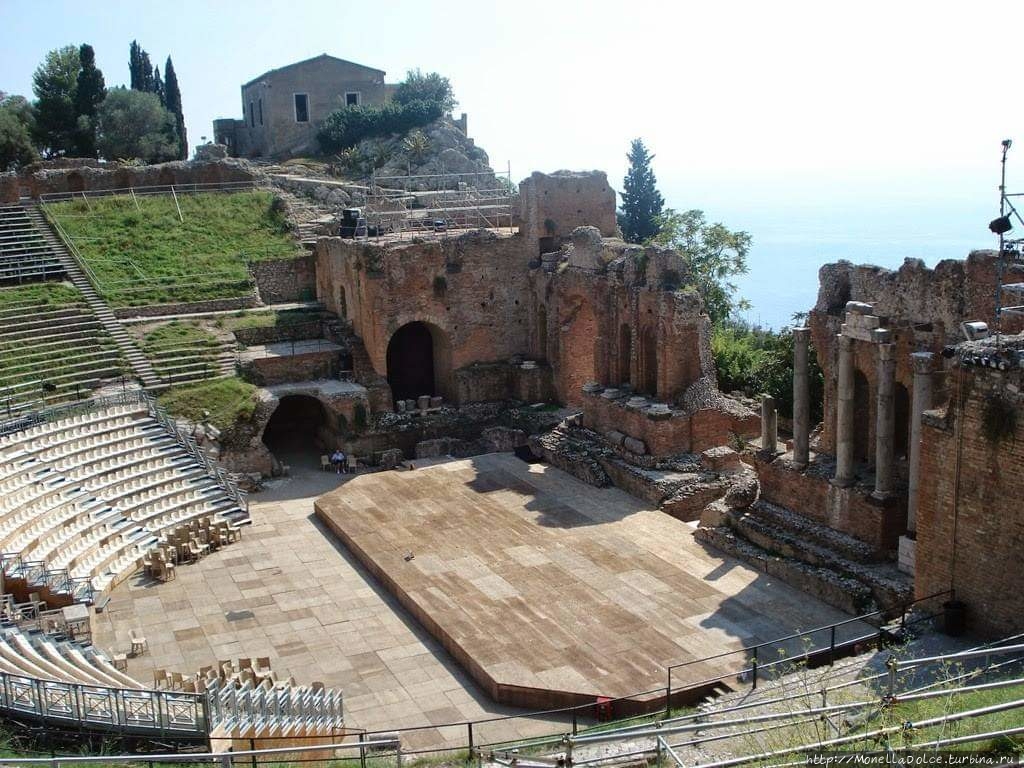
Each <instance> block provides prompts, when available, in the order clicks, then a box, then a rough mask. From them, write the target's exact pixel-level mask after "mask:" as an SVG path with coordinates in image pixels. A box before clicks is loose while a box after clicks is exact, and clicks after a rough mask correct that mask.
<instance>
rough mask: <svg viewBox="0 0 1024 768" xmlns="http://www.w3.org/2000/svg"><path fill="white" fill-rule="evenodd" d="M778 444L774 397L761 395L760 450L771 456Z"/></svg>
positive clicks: (777, 414)
mask: <svg viewBox="0 0 1024 768" xmlns="http://www.w3.org/2000/svg"><path fill="white" fill-rule="evenodd" d="M778 444H779V412H778V411H777V410H776V408H775V398H774V397H772V396H771V395H761V450H762V451H764V452H766V453H770V454H772V455H773V456H774V455H775V453H776V450H775V449H776V447H777V446H778Z"/></svg>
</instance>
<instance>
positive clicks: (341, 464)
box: [331, 448, 345, 475]
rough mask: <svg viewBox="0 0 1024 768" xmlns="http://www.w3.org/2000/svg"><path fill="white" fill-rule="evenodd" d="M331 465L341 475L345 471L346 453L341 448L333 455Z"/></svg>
mask: <svg viewBox="0 0 1024 768" xmlns="http://www.w3.org/2000/svg"><path fill="white" fill-rule="evenodd" d="M331 464H333V465H334V469H335V471H337V473H338V474H339V475H340V474H341V473H342V472H344V471H345V452H344V451H343V450H341V448H338V449H337V450H336V451H335V452H334V453H332V454H331Z"/></svg>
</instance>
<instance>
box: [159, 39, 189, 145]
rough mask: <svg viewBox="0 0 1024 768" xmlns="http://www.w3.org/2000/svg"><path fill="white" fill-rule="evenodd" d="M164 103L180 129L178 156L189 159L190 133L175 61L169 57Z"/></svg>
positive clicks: (166, 65)
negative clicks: (186, 126)
mask: <svg viewBox="0 0 1024 768" xmlns="http://www.w3.org/2000/svg"><path fill="white" fill-rule="evenodd" d="M164 95H165V99H164V105H165V106H166V107H167V111H168V112H170V113H172V114H173V115H174V121H175V124H176V125H177V129H178V141H179V142H180V150H179V154H178V157H179V159H181V160H187V159H188V135H187V134H186V133H185V114H184V112H182V109H181V91H180V90H179V88H178V75H177V73H176V72H175V71H174V62H172V61H171V57H170V56H168V57H167V63H166V64H165V65H164Z"/></svg>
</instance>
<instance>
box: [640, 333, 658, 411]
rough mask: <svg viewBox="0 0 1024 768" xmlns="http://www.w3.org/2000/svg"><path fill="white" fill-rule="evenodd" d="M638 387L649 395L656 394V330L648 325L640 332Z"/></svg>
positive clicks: (653, 395) (655, 395) (654, 395)
mask: <svg viewBox="0 0 1024 768" xmlns="http://www.w3.org/2000/svg"><path fill="white" fill-rule="evenodd" d="M639 385H640V386H639V387H638V389H639V390H640V391H641V392H643V393H644V394H646V395H650V396H651V397H655V398H656V397H657V396H658V332H657V328H655V326H653V325H648V326H647V327H646V328H644V330H643V333H642V334H640V381H639Z"/></svg>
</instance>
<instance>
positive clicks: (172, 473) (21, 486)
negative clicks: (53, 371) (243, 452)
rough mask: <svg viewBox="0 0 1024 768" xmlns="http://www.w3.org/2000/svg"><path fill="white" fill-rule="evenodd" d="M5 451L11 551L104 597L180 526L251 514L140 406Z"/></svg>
mask: <svg viewBox="0 0 1024 768" xmlns="http://www.w3.org/2000/svg"><path fill="white" fill-rule="evenodd" d="M0 453H2V454H3V457H2V458H0V472H2V476H0V488H2V489H4V490H6V491H7V492H6V493H4V494H3V495H2V496H0V546H2V547H3V551H6V552H17V553H21V555H22V559H23V560H25V561H28V562H42V563H45V566H46V568H47V569H49V570H55V569H56V570H64V571H67V572H68V573H69V574H70V576H71V577H73V578H75V579H89V580H90V581H91V582H92V585H93V587H94V588H95V589H97V590H103V589H106V588H108V587H109V586H112V585H113V584H114V583H116V582H117V581H118V580H120V579H121V578H123V577H124V576H126V575H128V574H130V573H132V572H134V570H135V569H136V568H137V567H138V565H139V564H140V563H141V560H142V557H143V556H144V555H145V554H146V553H147V552H148V551H150V550H151V549H152V548H153V547H155V546H156V545H157V544H158V543H159V540H160V538H161V536H164V535H165V533H166V532H167V531H168V530H170V529H171V528H173V527H175V526H178V525H181V524H182V523H184V522H188V521H191V520H193V519H195V518H197V517H204V516H205V517H212V518H214V519H217V520H226V521H228V522H230V523H232V524H234V523H237V521H238V518H240V517H241V518H244V517H245V516H246V515H245V512H244V511H243V510H241V509H239V508H238V506H237V504H236V503H235V502H234V501H233V500H232V499H231V498H230V497H229V496H228V495H227V493H226V492H225V491H224V489H223V488H222V487H221V486H220V485H219V484H218V482H217V481H216V479H214V478H211V477H209V476H208V475H207V474H206V470H205V469H204V468H203V467H202V466H201V465H200V464H198V463H197V462H196V460H195V459H194V457H193V456H192V455H191V454H189V453H188V451H187V449H186V448H185V447H184V446H183V445H181V444H180V443H179V442H178V441H177V440H176V439H175V438H174V437H172V436H171V435H169V434H168V433H167V431H166V430H165V429H164V428H163V427H162V426H161V425H160V424H159V423H157V422H156V421H155V420H153V419H152V418H149V417H148V415H147V414H146V413H145V412H144V411H143V410H141V409H140V408H139V407H138V406H136V407H119V408H112V409H107V410H105V411H103V412H99V413H97V412H94V413H89V414H84V415H82V416H76V417H73V418H70V419H67V420H64V421H62V422H57V423H54V424H41V425H37V426H36V427H33V428H32V429H29V430H25V431H24V432H23V433H17V434H15V435H13V436H8V437H7V438H3V439H0ZM32 572H34V569H24V570H23V571H22V575H26V574H27V573H32ZM10 575H12V576H17V575H18V573H17V570H16V571H15V572H14V573H12V574H10Z"/></svg>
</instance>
